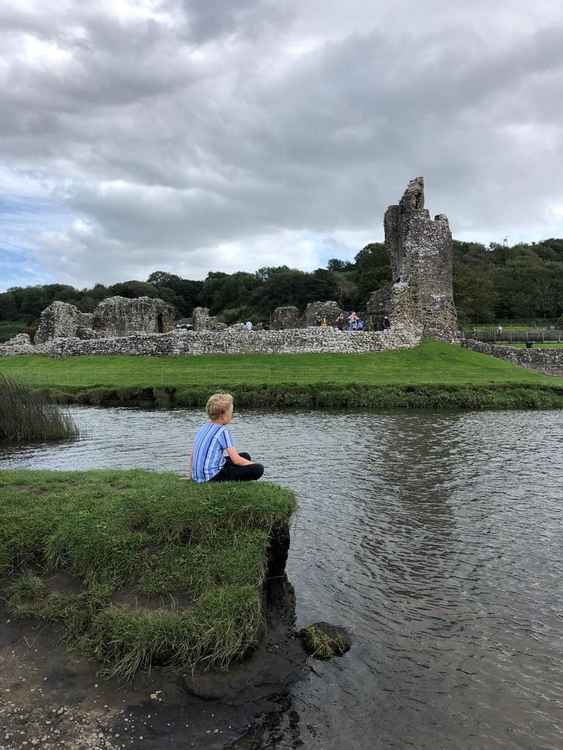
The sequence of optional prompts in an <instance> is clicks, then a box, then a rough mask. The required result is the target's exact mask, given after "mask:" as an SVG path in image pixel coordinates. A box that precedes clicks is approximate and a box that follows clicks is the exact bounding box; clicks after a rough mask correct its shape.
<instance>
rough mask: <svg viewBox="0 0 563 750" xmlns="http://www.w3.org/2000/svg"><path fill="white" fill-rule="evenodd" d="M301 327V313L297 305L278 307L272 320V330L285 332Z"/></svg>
mask: <svg viewBox="0 0 563 750" xmlns="http://www.w3.org/2000/svg"><path fill="white" fill-rule="evenodd" d="M300 327H301V313H300V312H299V308H298V307H295V305H286V306H285V307H276V309H275V310H274V312H273V313H272V318H271V320H270V328H272V330H274V331H283V330H287V329H291V328H300Z"/></svg>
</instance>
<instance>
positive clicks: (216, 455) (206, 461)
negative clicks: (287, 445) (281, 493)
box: [192, 393, 264, 483]
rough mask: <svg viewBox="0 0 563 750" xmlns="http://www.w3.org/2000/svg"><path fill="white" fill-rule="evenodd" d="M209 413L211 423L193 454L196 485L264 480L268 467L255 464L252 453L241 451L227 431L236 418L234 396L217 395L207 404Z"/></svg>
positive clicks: (202, 431)
mask: <svg viewBox="0 0 563 750" xmlns="http://www.w3.org/2000/svg"><path fill="white" fill-rule="evenodd" d="M206 409H207V414H208V416H209V422H207V423H206V424H204V425H203V427H200V428H199V430H198V431H197V433H196V436H195V441H194V447H193V451H192V479H193V480H194V482H200V483H201V482H229V481H234V482H244V481H248V480H251V479H260V477H261V476H262V474H263V473H264V467H263V466H262V464H257V463H255V462H254V461H252V460H251V458H250V456H249V455H248V453H239V452H238V451H237V449H236V448H235V447H234V446H233V441H232V438H231V433H230V432H229V430H228V429H227V427H226V425H228V424H229V422H230V421H231V420H232V418H233V397H232V396H231V394H230V393H215V394H214V395H213V396H211V397H210V398H209V400H208V401H207V405H206ZM225 453H226V454H227V455H226V456H225Z"/></svg>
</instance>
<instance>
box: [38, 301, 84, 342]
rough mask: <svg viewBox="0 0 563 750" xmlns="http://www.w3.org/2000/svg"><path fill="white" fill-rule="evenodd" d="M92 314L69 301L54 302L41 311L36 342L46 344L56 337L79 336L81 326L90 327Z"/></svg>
mask: <svg viewBox="0 0 563 750" xmlns="http://www.w3.org/2000/svg"><path fill="white" fill-rule="evenodd" d="M91 325H92V315H91V314H89V313H83V312H81V311H80V310H79V309H78V308H77V307H75V306H74V305H70V304H68V302H52V303H51V304H50V305H49V306H48V307H46V308H45V309H44V310H43V312H42V313H41V318H40V320H39V326H38V328H37V331H36V333H35V343H36V344H44V343H45V342H46V341H50V340H51V339H55V338H62V337H68V336H78V335H79V329H80V328H90V327H91Z"/></svg>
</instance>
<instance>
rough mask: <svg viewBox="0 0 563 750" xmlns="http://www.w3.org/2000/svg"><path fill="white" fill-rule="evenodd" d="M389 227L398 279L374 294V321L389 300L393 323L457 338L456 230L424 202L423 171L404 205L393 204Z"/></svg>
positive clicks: (387, 232)
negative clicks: (454, 255)
mask: <svg viewBox="0 0 563 750" xmlns="http://www.w3.org/2000/svg"><path fill="white" fill-rule="evenodd" d="M384 227H385V246H386V249H387V252H388V253H389V256H390V260H391V271H392V277H393V281H392V284H391V286H390V288H388V290H378V292H377V293H376V296H375V297H374V295H372V296H371V297H370V300H369V302H368V312H369V313H370V322H371V324H372V325H373V326H374V327H376V326H377V325H378V322H379V316H380V313H381V309H382V305H383V306H384V307H386V308H387V309H388V312H387V313H385V314H388V315H389V318H390V321H391V325H392V326H394V325H396V324H398V323H400V324H401V325H422V329H423V335H424V336H432V337H437V338H448V339H451V338H455V336H456V335H457V313H456V309H455V305H454V301H453V284H452V276H453V268H452V252H453V247H452V235H451V232H450V227H449V223H448V218H447V216H445V215H444V214H438V215H437V216H435V218H434V219H432V218H431V217H430V213H429V211H428V210H427V209H425V208H424V179H423V178H422V177H417V178H416V179H414V180H411V181H410V182H409V184H408V187H407V189H406V190H405V193H404V194H403V197H402V198H401V200H400V202H399V204H398V205H394V206H389V208H388V209H387V211H386V212H385V218H384Z"/></svg>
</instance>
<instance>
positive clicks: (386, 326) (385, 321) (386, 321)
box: [383, 315, 391, 330]
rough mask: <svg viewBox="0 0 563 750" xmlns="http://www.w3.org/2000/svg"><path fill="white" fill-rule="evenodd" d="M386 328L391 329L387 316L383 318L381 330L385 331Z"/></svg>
mask: <svg viewBox="0 0 563 750" xmlns="http://www.w3.org/2000/svg"><path fill="white" fill-rule="evenodd" d="M388 328H391V321H390V320H389V316H388V315H384V316H383V329H384V330H387V329H388Z"/></svg>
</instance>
